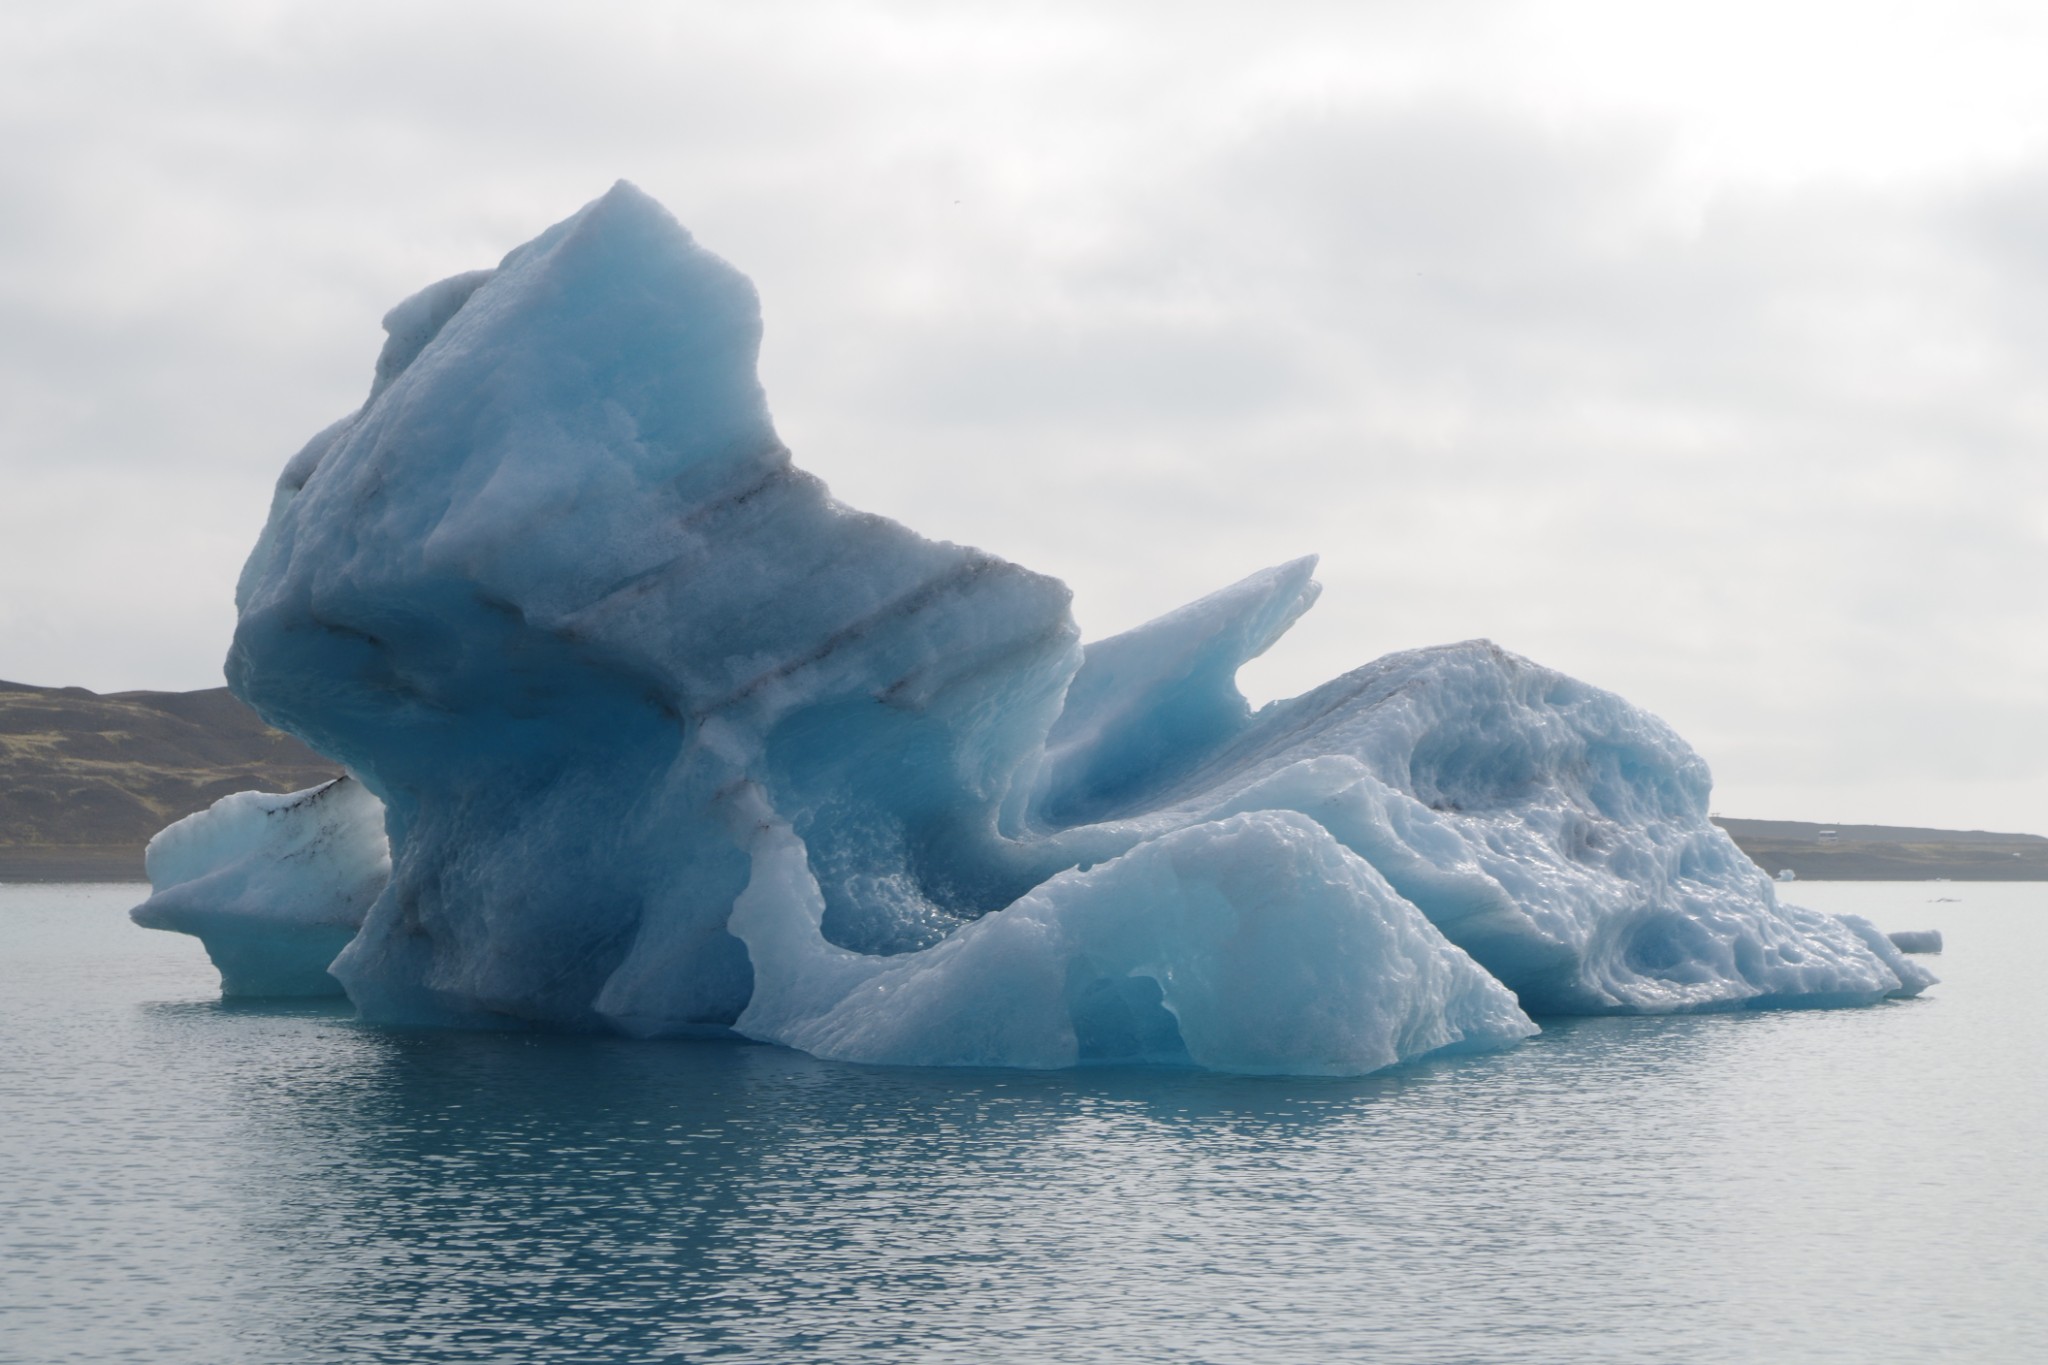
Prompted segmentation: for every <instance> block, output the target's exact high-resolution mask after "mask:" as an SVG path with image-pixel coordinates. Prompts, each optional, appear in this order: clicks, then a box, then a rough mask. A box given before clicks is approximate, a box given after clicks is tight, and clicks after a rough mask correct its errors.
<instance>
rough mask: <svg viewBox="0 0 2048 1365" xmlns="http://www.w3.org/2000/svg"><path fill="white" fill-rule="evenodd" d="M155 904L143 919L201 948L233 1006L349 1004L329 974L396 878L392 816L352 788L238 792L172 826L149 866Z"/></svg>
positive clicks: (337, 784) (144, 907)
mask: <svg viewBox="0 0 2048 1365" xmlns="http://www.w3.org/2000/svg"><path fill="white" fill-rule="evenodd" d="M145 867H146V868H147V870H148V873H149V881H150V886H151V888H152V889H153V892H154V894H152V895H151V896H150V898H149V899H148V900H147V901H144V902H143V903H142V904H141V905H139V906H137V907H136V908H135V909H134V910H133V911H132V912H131V914H132V916H133V918H134V920H135V922H136V923H137V924H140V925H142V926H143V927H145V928H149V929H169V930H173V931H176V932H178V933H184V934H192V935H195V936H197V937H198V938H199V939H200V941H201V942H203V943H204V944H205V945H206V952H207V955H208V956H209V957H211V958H212V959H213V964H214V966H216V967H217V968H219V969H220V977H221V993H222V994H223V995H228V996H287V995H302V996H312V995H339V994H341V983H340V982H338V981H336V980H335V979H334V978H333V977H332V976H330V975H328V972H327V965H328V964H329V963H330V962H332V961H333V960H334V957H335V954H337V953H339V952H340V951H341V950H342V949H343V948H345V947H347V946H348V943H349V940H350V939H353V938H354V937H355V936H356V932H357V930H359V929H360V928H361V927H362V923H363V915H364V912H366V911H367V910H368V909H369V908H370V904H371V902H373V901H374V900H376V898H377V896H378V895H379V893H381V892H382V891H383V889H384V884H385V882H386V881H387V880H389V878H390V875H391V851H390V847H389V845H388V844H386V842H385V839H384V808H383V806H382V805H380V804H379V803H378V801H377V798H376V797H374V796H372V795H370V794H369V792H367V791H365V790H364V789H363V786H362V784H361V783H359V782H356V781H354V780H353V779H350V778H347V777H342V778H337V779H336V780H334V781H332V782H328V783H325V784H323V785H321V786H318V787H314V788H312V789H311V790H309V791H302V792H290V793H287V794H285V795H273V794H271V793H269V792H236V793H235V794H234V795H233V796H224V797H222V798H221V799H220V800H218V801H216V802H214V803H213V805H211V806H209V807H208V808H207V809H205V810H203V811H200V812H198V813H197V814H194V815H188V816H186V817H185V818H184V819H182V820H180V821H178V822H177V823H176V824H173V825H170V826H167V827H166V828H165V829H163V830H162V831H160V832H159V833H158V834H157V836H156V837H155V838H154V839H151V840H150V841H149V849H148V852H147V854H146V855H145Z"/></svg>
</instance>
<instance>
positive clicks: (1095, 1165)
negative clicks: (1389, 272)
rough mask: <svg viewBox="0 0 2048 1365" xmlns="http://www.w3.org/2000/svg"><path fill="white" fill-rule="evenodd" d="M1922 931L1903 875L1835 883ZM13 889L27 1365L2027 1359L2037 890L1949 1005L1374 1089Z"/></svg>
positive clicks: (1981, 922)
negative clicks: (507, 983) (245, 969)
mask: <svg viewBox="0 0 2048 1365" xmlns="http://www.w3.org/2000/svg"><path fill="white" fill-rule="evenodd" d="M1808 891H1809V894H1811V895H1812V896H1813V897H1814V898H1815V900H1816V901H1817V902H1819V903H1820V904H1821V908H1823V909H1826V910H1829V911H1848V912H1856V913H1860V914H1863V915H1866V916H1869V917H1872V918H1877V919H1880V920H1897V921H1902V922H1911V921H1912V920H1913V919H1914V918H1915V917H1921V916H1924V914H1925V912H1926V907H1925V905H1924V904H1923V902H1924V900H1925V899H1926V895H1927V892H1926V890H1925V888H1921V887H1896V886H1894V887H1884V886H1837V887H1830V886H1825V885H1820V886H1815V887H1812V888H1808ZM133 896H134V892H133V890H132V889H131V888H125V887H124V888H101V889H87V890H80V889H71V888H62V889H53V888H37V887H30V888H13V887H10V888H0V933H4V935H5V941H6V943H7V944H8V952H7V953H6V954H5V955H4V957H0V1030H4V1036H5V1037H6V1038H7V1039H8V1048H7V1050H6V1054H5V1057H4V1060H0V1087H4V1090H0V1114H4V1117H5V1121H6V1125H7V1132H8V1138H9V1156H8V1166H7V1175H6V1177H5V1179H4V1180H0V1247H4V1251H0V1255H4V1257H5V1262H4V1275H0V1358H4V1359H23V1360H36V1361H66V1360H80V1361H85V1360H90V1361H105V1360H115V1359H122V1358H134V1359H147V1360H150V1361H152V1362H158V1363H159V1365H182V1363H183V1362H207V1365H234V1363H235V1362H243V1361H248V1362H258V1361H262V1362H275V1361H279V1360H292V1361H295V1362H306V1363H307V1365H324V1362H330V1361H331V1362H340V1361H355V1360H365V1359H390V1360H405V1361H409V1362H421V1365H435V1363H438V1362H453V1361H503V1360H521V1361H535V1362H553V1361H560V1362H568V1361H578V1362H642V1361H647V1360H662V1359H675V1360H716V1359H731V1360H737V1361H761V1362H769V1361H774V1362H786V1361H792V1360H813V1359H815V1360H824V1361H841V1360H847V1359H859V1358H867V1357H869V1356H872V1357H873V1358H875V1359H917V1360H921V1361H935V1362H985V1361H1045V1360H1059V1361H1063V1362H1095V1361H1102V1362H1109V1361H1119V1362H1130V1361H1185V1360H1189V1359H1202V1360H1211V1361H1218V1362H1258V1363H1259V1365H1274V1363H1275V1362H1294V1361H1303V1362H1306V1361H1328V1360H1333V1359H1361V1358H1369V1359H1373V1360H1375V1361H1385V1362H1410V1361H1413V1362H1425V1361H1427V1362H1449V1361H1465V1360H1474V1359H1479V1360H1488V1361H1532V1362H1533V1361H1555V1360H1559V1359H1570V1360H1574V1361H1613V1362H1621V1361H1628V1362H1638V1361H1642V1360H1668V1361H1709V1360H1729V1359H1750V1360H1819V1359H1879V1358H1882V1359H1886V1360H1895V1361H1930V1360H1938V1359H1941V1360H1946V1359H1972V1360H2020V1359H2038V1358H2041V1356H2042V1352H2043V1350H2044V1349H2048V1308H2044V1306H2043V1304H2042V1302H2041V1300H2040V1297H2039V1294H2038V1286H2039V1284H2040V1283H2041V1282H2042V1281H2043V1279H2044V1277H2048V1233H2044V1229H2048V1189H2044V1187H2043V1184H2042V1182H2041V1181H2040V1180H2039V1179H2038V1177H2037V1176H2036V1175H2035V1170H2036V1166H2037V1164H2038V1163H2037V1145H2038V1135H2039V1134H2040V1133H2041V1132H2042V1131H2044V1127H2048V1099H2044V1097H2043V1095H2042V1094H2041V1092H2040V1090H2039V1088H2038V1087H2035V1086H2032V1085H2030V1084H2024V1083H2022V1082H2023V1078H2024V1077H2026V1076H2029V1075H2031V1074H2033V1070H2034V1066H2033V1059H2034V1058H2035V1057H2037V1056H2038V1055H2039V1054H2040V1052H2041V1050H2042V1049H2043V1047H2044V1045H2048V1034H2044V1023H2043V1019H2042V1016H2041V1014H2040V1012H2039V1011H2038V1010H2037V1009H2036V1008H2035V998H2036V995H2037V988H2036V982H2035V980H2034V977H2035V973H2034V971H2033V967H2032V964H2033V963H2035V962H2037V961H2039V960H2041V958H2042V956H2043V954H2044V953H2048V913H2044V911H2048V889H2044V888H2042V887H2038V886H2029V885H2024V884H2014V885H2008V886H1998V887H1983V888H1978V887H1971V888H1969V889H1968V890H1967V891H1966V892H1965V898H1964V901H1963V903H1962V904H1959V905H1952V906H1943V907H1942V908H1941V913H1942V918H1943V922H1944V925H1945V926H1946V928H1947V930H1948V935H1947V937H1948V942H1947V945H1946V947H1947V953H1946V955H1945V957H1944V959H1943V961H1944V967H1945V970H1946V972H1947V973H1948V974H1949V976H1950V977H1951V979H1952V980H1953V981H1955V982H1956V983H1957V985H1958V989H1956V990H1953V991H1951V992H1948V993H1946V994H1945V995H1944V996H1943V997H1941V998H1939V999H1925V1000H1916V1001H1908V1002H1900V1003H1895V1004H1889V1005H1883V1006H1879V1007H1877V1008H1876V1009H1874V1010H1869V1011H1862V1012H1858V1013H1854V1014H1828V1013H1819V1012H1811V1011H1798V1012H1784V1013H1766V1014H1753V1013H1741V1014H1732V1015H1710V1016H1687V1017H1680V1018H1664V1019H1655V1020H1643V1019H1630V1018H1609V1019H1579V1020H1551V1019H1546V1020H1545V1021H1544V1022H1545V1025H1546V1027H1545V1032H1544V1033H1543V1034H1542V1035H1540V1036H1539V1037H1538V1038H1536V1039H1534V1040H1533V1041H1532V1042H1530V1043H1529V1044H1527V1045H1526V1046H1524V1047H1522V1048H1520V1049H1516V1050H1513V1051H1509V1052H1505V1053H1495V1054H1486V1055H1480V1056H1472V1057H1462V1058H1454V1059H1450V1060H1445V1061H1439V1062H1425V1063H1422V1064H1419V1065H1415V1066H1410V1067H1406V1068H1401V1069H1396V1070H1393V1071H1389V1072H1383V1073H1379V1074H1377V1075H1374V1076H1368V1077H1362V1078H1349V1079H1346V1078H1326V1079H1316V1080H1302V1079H1291V1080H1276V1079H1270V1078H1255V1077H1235V1076H1225V1075H1217V1074H1211V1073H1204V1072H1192V1071H1167V1070H1139V1069H1102V1070H1080V1071H1061V1072H1021V1071H995V1070H977V1069H958V1070H931V1069H912V1068H876V1067H864V1066H849V1065H845V1064H841V1063H833V1062H828V1061H821V1060H818V1059H815V1058H812V1057H808V1056H805V1055H802V1054H800V1053H795V1052H791V1051H788V1050H784V1049H780V1048H771V1047H763V1046H759V1045H754V1044H746V1043H732V1042H702V1043H692V1042H674V1043H665V1044H649V1043H643V1042H639V1041H636V1040H631V1039H624V1038H604V1037H575V1036H565V1035H559V1034H543V1033H525V1034H508V1033H468V1032H451V1031H407V1030H388V1029H380V1028H371V1027H367V1026H364V1025H361V1024H359V1023H356V1022H354V1021H353V1020H352V1019H351V1018H349V1017H348V1014H347V1012H346V1010H345V1008H342V1007H338V1006H336V1005H330V1004H322V1003H319V1002H313V1003H310V1004H302V1005H298V1006H295V1007H290V1008H278V1007H271V1006H240V1007H237V1006H230V1005H223V1004H221V1003H219V1002H217V1001H214V1000H212V999H211V996H212V994H213V982H212V974H211V971H210V969H209V968H208V967H207V965H206V963H205V962H204V960H203V959H202V958H201V957H200V955H199V953H198V951H197V949H196V947H195V946H194V945H192V944H191V942H190V941H189V940H184V939H180V938H175V937H172V936H167V935H155V934H149V935H144V934H136V933H134V932H133V931H132V930H129V929H128V928H127V926H126V925H125V924H124V923H123V922H122V920H121V910H122V908H123V907H124V906H125V905H127V904H128V903H130V902H131V901H132V899H133Z"/></svg>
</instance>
